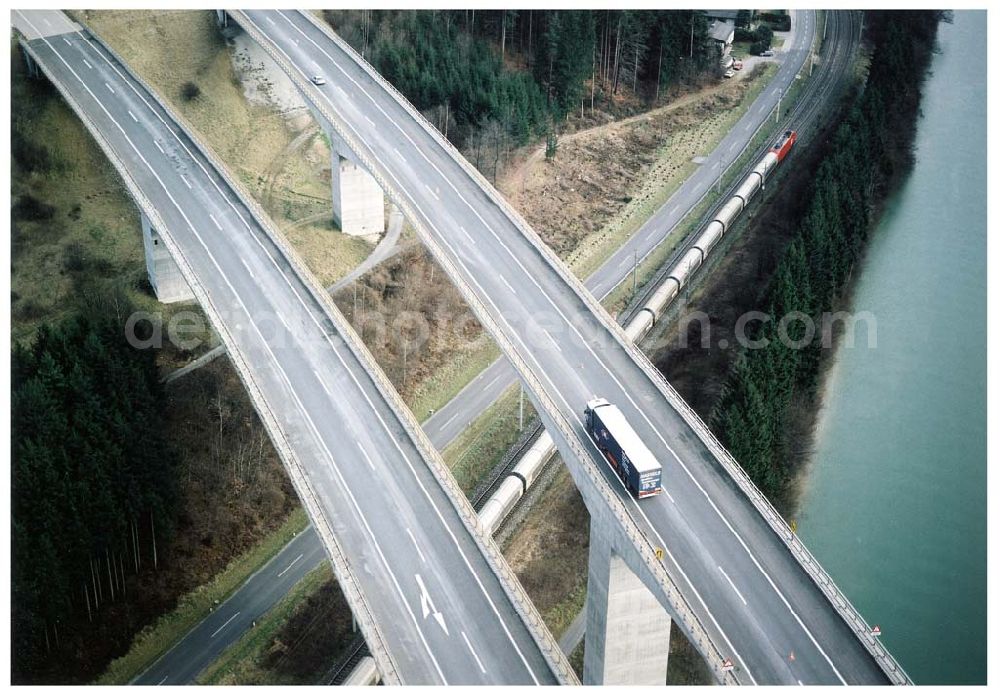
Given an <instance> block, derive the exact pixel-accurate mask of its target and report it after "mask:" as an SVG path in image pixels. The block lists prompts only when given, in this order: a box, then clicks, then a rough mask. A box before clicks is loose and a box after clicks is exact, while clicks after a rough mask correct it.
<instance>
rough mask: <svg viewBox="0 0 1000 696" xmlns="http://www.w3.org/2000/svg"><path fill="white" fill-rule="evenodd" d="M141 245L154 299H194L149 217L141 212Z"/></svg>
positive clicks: (166, 301)
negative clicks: (154, 295) (144, 252)
mask: <svg viewBox="0 0 1000 696" xmlns="http://www.w3.org/2000/svg"><path fill="white" fill-rule="evenodd" d="M142 246H143V248H144V249H145V250H146V271H147V272H148V273H149V284H150V285H152V286H153V291H154V292H155V293H156V299H157V300H159V301H160V302H162V303H163V304H170V303H171V302H188V301H190V300H193V299H194V293H193V292H191V288H190V287H188V284H187V281H186V280H184V276H182V275H181V269H180V268H179V267H178V266H177V263H176V262H175V261H174V259H173V257H171V256H170V252H169V251H168V250H167V247H165V246H164V245H163V240H162V239H161V238H160V235H159V234H157V232H156V230H155V229H154V228H153V226H152V225H151V224H150V223H149V218H148V217H146V215H145V214H144V213H143V214H142Z"/></svg>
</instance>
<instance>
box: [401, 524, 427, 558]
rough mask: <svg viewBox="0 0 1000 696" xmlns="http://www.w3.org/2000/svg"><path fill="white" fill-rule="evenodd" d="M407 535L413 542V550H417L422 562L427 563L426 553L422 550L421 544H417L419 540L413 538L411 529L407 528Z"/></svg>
mask: <svg viewBox="0 0 1000 696" xmlns="http://www.w3.org/2000/svg"><path fill="white" fill-rule="evenodd" d="M406 533H407V534H409V535H410V541H412V542H413V548H415V549H416V550H417V555H418V556H420V562H421V563H426V562H427V559H426V558H424V553H423V551H421V550H420V544H418V543H417V538H416V537H415V536H413V532H411V531H410V528H409V527H407V528H406Z"/></svg>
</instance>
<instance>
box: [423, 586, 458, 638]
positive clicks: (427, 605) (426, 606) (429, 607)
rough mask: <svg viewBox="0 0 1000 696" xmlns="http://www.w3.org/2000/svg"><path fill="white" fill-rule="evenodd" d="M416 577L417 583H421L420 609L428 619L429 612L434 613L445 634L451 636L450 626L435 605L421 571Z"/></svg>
mask: <svg viewBox="0 0 1000 696" xmlns="http://www.w3.org/2000/svg"><path fill="white" fill-rule="evenodd" d="M415 577H416V578H417V584H418V585H420V610H421V611H422V612H423V613H424V618H425V619H426V618H427V615H428V614H433V615H434V620H435V621H437V622H438V625H439V626H440V627H441V630H442V631H444V634H445V635H446V636H450V635H451V634H450V633H448V627H447V626H446V625H445V623H444V614H442V613H441V612H439V611H438V610H437V607H436V606H434V601H433V600H432V599H431V596H430V594H429V593H428V592H427V587H425V586H424V581H423V579H422V578H421V577H420V573H417V574H416V575H415Z"/></svg>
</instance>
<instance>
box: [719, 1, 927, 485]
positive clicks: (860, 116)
mask: <svg viewBox="0 0 1000 696" xmlns="http://www.w3.org/2000/svg"><path fill="white" fill-rule="evenodd" d="M938 21H939V14H938V13H936V12H928V11H913V12H868V13H866V24H867V27H866V31H867V36H868V38H869V39H870V40H871V41H872V43H873V45H874V46H875V48H874V52H873V54H872V59H871V65H870V70H869V74H868V79H867V82H866V84H865V86H864V89H863V91H861V93H860V94H859V95H858V96H857V97H856V98H855V100H854V102H853V104H851V105H850V107H849V110H848V112H847V115H846V118H845V119H844V120H843V122H842V123H841V124H840V125H839V126H838V127H837V129H836V131H835V132H834V135H833V137H832V142H831V143H829V144H828V148H827V149H828V154H827V155H826V157H825V158H824V159H823V161H822V162H821V163H820V166H819V168H818V170H817V172H816V174H815V177H814V183H813V186H812V191H811V193H810V199H809V204H808V205H807V207H806V209H805V210H806V213H805V215H804V216H803V217H802V219H801V220H799V222H798V232H797V233H796V235H795V238H794V240H793V242H792V243H791V244H790V245H789V247H788V248H787V250H786V251H785V253H784V255H783V257H782V258H781V260H780V261H779V263H778V266H777V268H776V270H775V273H774V275H773V276H772V280H771V282H770V285H769V287H768V288H767V290H766V292H765V293H764V298H763V302H762V303H761V309H762V310H763V311H765V312H766V313H767V314H769V315H770V316H771V317H772V318H773V320H772V321H769V322H766V323H753V324H751V325H750V327H751V328H750V330H749V331H748V336H747V338H749V339H750V340H751V341H754V342H766V346H765V347H762V348H757V349H744V351H743V354H742V355H741V356H740V358H739V359H738V360H737V361H736V362H735V364H734V365H733V368H732V370H731V372H730V374H729V376H728V378H727V381H726V385H725V388H724V390H723V395H722V397H721V399H720V401H719V403H718V404H717V405H716V408H715V412H714V414H713V417H712V420H713V423H714V426H715V430H716V432H718V433H719V434H720V436H721V438H722V441H723V443H724V444H725V445H726V446H727V447H728V449H729V451H730V452H731V453H732V454H733V456H735V457H736V459H737V461H739V462H740V464H741V465H742V466H743V467H744V469H746V471H747V473H748V474H749V475H750V477H751V478H752V479H753V480H754V481H755V482H756V483H757V485H758V486H759V487H760V488H761V490H762V491H763V492H764V493H765V494H767V495H768V496H769V497H771V498H772V499H774V498H781V497H782V495H783V493H784V492H785V488H786V486H787V485H788V482H789V480H790V476H791V474H792V471H791V464H792V461H791V457H790V456H789V455H788V451H789V448H788V446H787V443H786V442H785V440H784V434H785V433H786V432H787V427H786V425H787V420H788V418H789V417H790V416H791V415H792V414H790V408H791V404H792V398H793V395H794V394H795V393H796V391H797V390H802V391H805V392H812V391H813V390H814V389H815V388H816V384H817V378H818V376H819V371H820V358H821V357H822V341H821V335H820V333H821V328H822V325H823V322H822V319H821V315H822V313H823V312H827V311H831V309H832V308H833V307H834V306H835V305H836V303H837V300H838V298H839V297H840V296H841V295H842V294H843V293H844V291H845V289H846V288H847V285H848V283H849V281H850V276H851V271H852V269H853V267H854V264H855V263H856V262H857V261H858V260H859V258H860V257H861V255H862V253H863V251H864V248H865V241H866V239H867V236H868V234H869V232H870V230H871V227H872V223H873V218H874V215H875V214H876V212H877V211H878V208H879V203H880V202H881V201H882V200H883V199H884V198H885V196H886V195H887V194H888V193H889V192H890V190H891V189H892V187H893V185H894V184H895V183H896V182H897V181H898V177H899V175H901V174H902V173H904V172H905V171H906V170H907V168H908V167H909V164H910V160H911V147H912V138H913V131H914V127H913V125H914V121H915V119H916V117H917V114H918V112H919V107H920V86H921V83H922V80H923V75H924V74H925V72H926V70H927V66H928V65H929V63H930V59H931V56H932V49H933V45H934V38H935V36H936V33H937V24H938ZM790 312H802V313H804V314H805V315H807V316H809V317H810V318H812V319H813V323H814V326H815V327H816V333H815V336H813V337H812V340H811V341H809V342H808V344H807V345H806V346H805V347H801V348H796V347H795V344H796V343H797V342H799V341H803V342H804V340H805V339H806V331H807V327H806V324H805V323H804V322H802V321H793V322H790V323H789V324H788V326H787V329H788V331H787V338H789V339H790V341H783V340H782V339H781V336H780V335H779V333H778V326H779V324H778V319H779V318H781V317H783V316H785V315H787V314H789V313H790ZM758 345H759V344H758Z"/></svg>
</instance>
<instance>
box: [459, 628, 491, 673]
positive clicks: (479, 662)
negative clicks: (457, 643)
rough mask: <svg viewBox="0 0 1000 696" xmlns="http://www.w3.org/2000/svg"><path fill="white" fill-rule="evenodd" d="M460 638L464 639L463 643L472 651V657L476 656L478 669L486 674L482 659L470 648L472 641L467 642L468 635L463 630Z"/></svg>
mask: <svg viewBox="0 0 1000 696" xmlns="http://www.w3.org/2000/svg"><path fill="white" fill-rule="evenodd" d="M462 638H463V639H464V640H465V645H466V647H467V648H469V652H470V653H472V656H473V657H474V658H476V664H477V665H479V671H480V672H482V673H483V674H486V668H485V667H483V661H482V660H480V659H479V655H477V654H476V651H475V650H473V649H472V643H470V642H469V637H468V636H467V635H465V631H462Z"/></svg>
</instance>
